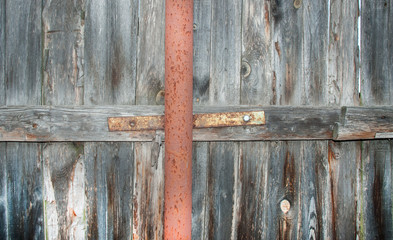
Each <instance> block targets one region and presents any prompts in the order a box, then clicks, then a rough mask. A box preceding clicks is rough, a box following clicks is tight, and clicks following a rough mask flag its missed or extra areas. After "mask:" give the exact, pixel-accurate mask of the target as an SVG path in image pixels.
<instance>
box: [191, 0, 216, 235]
mask: <svg viewBox="0 0 393 240" xmlns="http://www.w3.org/2000/svg"><path fill="white" fill-rule="evenodd" d="M211 13H212V1H211V0H194V58H193V61H194V63H193V65H194V67H193V71H194V74H193V75H194V78H193V91H194V94H193V101H194V105H197V104H200V105H205V104H208V103H209V92H210V90H209V88H210V52H211V44H210V41H211V40H210V36H211V20H212V19H211ZM209 145H210V143H207V142H194V143H193V154H192V155H193V162H192V172H193V177H192V179H193V180H192V239H195V240H196V239H208V230H209V229H208V228H209V217H208V212H209V204H208V202H207V200H208V198H209V197H208V184H209V182H208V162H209Z"/></svg>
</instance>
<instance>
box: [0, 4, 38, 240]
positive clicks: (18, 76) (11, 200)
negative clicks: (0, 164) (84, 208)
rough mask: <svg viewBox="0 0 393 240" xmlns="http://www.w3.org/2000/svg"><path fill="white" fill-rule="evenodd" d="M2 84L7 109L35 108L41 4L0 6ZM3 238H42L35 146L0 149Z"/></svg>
mask: <svg viewBox="0 0 393 240" xmlns="http://www.w3.org/2000/svg"><path fill="white" fill-rule="evenodd" d="M4 11H5V15H4V16H3V15H2V17H4V18H5V29H4V30H5V49H6V51H5V53H4V54H5V57H4V65H5V72H4V81H5V90H6V93H5V103H6V104H7V105H23V104H24V105H39V104H40V103H41V31H42V29H41V13H42V4H41V1H38V0H34V1H29V2H25V1H21V0H20V1H19V0H17V1H7V3H6V5H5V10H4ZM5 152H6V161H5V162H6V163H5V164H6V167H5V169H6V180H7V183H6V188H7V194H6V196H7V200H6V202H7V224H8V229H7V234H8V238H10V239H25V238H31V239H43V238H44V216H43V198H42V161H41V145H40V144H36V143H28V144H27V143H7V144H6V151H5Z"/></svg>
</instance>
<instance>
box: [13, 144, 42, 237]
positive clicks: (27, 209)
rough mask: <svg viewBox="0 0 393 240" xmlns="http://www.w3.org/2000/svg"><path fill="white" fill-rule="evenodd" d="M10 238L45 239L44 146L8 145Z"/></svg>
mask: <svg viewBox="0 0 393 240" xmlns="http://www.w3.org/2000/svg"><path fill="white" fill-rule="evenodd" d="M6 156H7V159H6V169H7V173H6V174H7V175H6V177H7V184H6V186H7V221H8V230H7V235H8V238H9V239H43V238H44V215H43V201H42V195H43V193H42V191H43V189H42V185H41V184H42V182H43V179H42V159H41V145H40V144H37V143H7V150H6Z"/></svg>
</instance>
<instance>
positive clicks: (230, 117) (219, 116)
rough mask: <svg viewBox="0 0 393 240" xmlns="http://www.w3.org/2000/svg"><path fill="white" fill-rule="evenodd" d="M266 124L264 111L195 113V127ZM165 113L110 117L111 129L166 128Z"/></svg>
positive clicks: (109, 126) (139, 129) (112, 130)
mask: <svg viewBox="0 0 393 240" xmlns="http://www.w3.org/2000/svg"><path fill="white" fill-rule="evenodd" d="M264 124H265V112H264V111H251V112H225V113H200V114H194V117H193V127H194V128H214V127H236V126H257V125H264ZM164 125H165V120H164V115H156V116H132V117H109V118H108V128H109V131H111V132H115V131H144V130H159V129H164Z"/></svg>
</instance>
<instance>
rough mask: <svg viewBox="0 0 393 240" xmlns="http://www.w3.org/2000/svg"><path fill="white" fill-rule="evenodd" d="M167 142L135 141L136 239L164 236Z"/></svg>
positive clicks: (134, 199)
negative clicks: (165, 155)
mask: <svg viewBox="0 0 393 240" xmlns="http://www.w3.org/2000/svg"><path fill="white" fill-rule="evenodd" d="M164 153H165V151H164V144H162V145H161V146H160V145H159V144H158V143H156V142H150V143H135V167H134V186H133V189H134V197H133V207H134V209H133V216H134V222H133V239H134V240H142V239H162V237H163V234H164V233H163V232H164V228H163V226H164V217H163V209H164V166H163V164H164Z"/></svg>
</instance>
